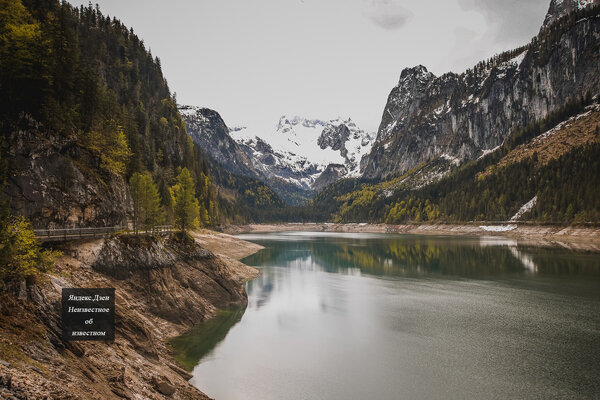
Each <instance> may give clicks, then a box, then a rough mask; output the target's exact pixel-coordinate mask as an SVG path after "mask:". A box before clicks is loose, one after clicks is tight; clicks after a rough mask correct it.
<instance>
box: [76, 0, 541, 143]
mask: <svg viewBox="0 0 600 400" xmlns="http://www.w3.org/2000/svg"><path fill="white" fill-rule="evenodd" d="M97 2H98V4H99V5H100V9H101V11H102V12H103V13H104V14H108V15H110V16H111V17H112V16H115V17H117V18H118V19H120V20H121V21H122V22H123V23H124V24H125V25H127V26H128V27H132V28H133V29H134V31H135V32H136V34H137V35H138V36H140V37H141V38H142V39H143V40H144V42H145V43H146V46H147V47H149V48H150V49H151V50H152V54H153V55H154V56H158V57H159V58H160V59H161V63H162V68H163V73H164V74H165V76H166V78H167V81H168V82H169V86H170V88H171V90H172V91H175V92H177V99H178V102H179V103H180V104H193V105H199V106H204V107H209V108H212V109H215V110H217V111H218V112H219V113H220V114H221V116H222V117H223V119H224V120H225V122H226V123H227V125H229V126H236V125H246V126H249V127H253V128H255V129H258V128H260V129H269V127H272V126H274V125H275V124H276V123H277V121H278V119H279V117H280V116H281V115H283V114H288V115H300V116H306V117H310V118H320V119H331V118H335V117H337V116H341V117H348V116H350V117H351V118H352V119H353V120H355V121H356V123H357V125H358V126H359V127H361V128H363V129H365V130H369V131H375V130H376V129H377V127H378V125H379V122H380V119H381V114H382V112H383V107H384V105H385V102H386V99H387V96H388V94H389V92H390V90H391V89H392V87H393V86H395V85H396V84H397V81H398V77H399V76H400V72H401V71H402V69H403V68H405V67H410V66H414V65H417V64H423V65H425V66H426V67H427V68H428V69H429V70H430V71H432V72H433V73H434V74H436V75H441V74H443V73H445V72H448V71H454V72H462V71H464V70H465V69H466V68H468V67H470V66H472V65H474V64H475V63H477V62H478V61H479V60H481V59H484V58H487V57H490V56H492V55H493V54H495V53H498V52H501V51H503V50H508V49H511V48H514V47H517V46H520V45H523V44H525V43H527V42H529V40H530V39H531V37H533V36H534V35H535V34H536V33H537V32H538V30H539V27H540V26H541V23H542V21H543V19H544V16H545V14H546V11H547V8H548V5H549V4H550V0H429V1H422V0H188V1H184V0H169V1H165V0H97ZM75 4H77V5H79V4H81V3H75ZM83 4H84V5H87V4H88V2H87V1H86V2H84V3H83Z"/></svg>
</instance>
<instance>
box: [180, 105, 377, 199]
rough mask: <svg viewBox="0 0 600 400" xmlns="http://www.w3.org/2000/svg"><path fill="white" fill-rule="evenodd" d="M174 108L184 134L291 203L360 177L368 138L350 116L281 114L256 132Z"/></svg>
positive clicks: (201, 111)
mask: <svg viewBox="0 0 600 400" xmlns="http://www.w3.org/2000/svg"><path fill="white" fill-rule="evenodd" d="M179 111H180V113H181V115H182V118H183V120H184V122H185V123H186V126H187V130H188V134H189V135H190V136H191V137H192V139H193V140H194V142H195V143H197V144H199V145H200V146H201V147H202V148H204V149H205V151H206V152H207V153H208V154H210V155H211V157H213V158H214V159H215V160H217V161H218V162H220V163H221V164H223V165H224V166H225V167H226V168H228V169H229V170H230V171H231V172H233V173H236V174H240V175H246V176H251V177H254V178H258V179H262V180H263V181H265V182H267V183H268V184H270V185H271V186H272V187H273V188H274V190H275V191H276V192H277V193H278V194H279V195H280V196H282V197H283V198H286V199H287V200H290V201H288V203H290V202H291V203H292V204H294V203H298V202H301V201H302V200H305V199H307V198H309V197H311V196H312V194H313V193H314V192H315V191H316V190H318V189H321V188H322V187H324V186H326V185H328V184H330V183H333V182H335V181H336V180H338V179H341V178H345V177H357V176H360V174H361V171H362V167H364V165H365V163H364V162H365V160H366V156H367V154H368V153H369V151H370V149H371V145H372V143H373V141H374V134H369V133H366V132H364V131H363V130H361V129H359V128H358V127H357V126H356V124H355V123H354V122H353V121H352V120H351V119H350V118H347V119H342V118H337V119H334V120H329V121H325V120H321V119H308V118H303V117H299V116H282V117H281V118H280V119H279V121H278V122H277V124H276V125H275V127H274V129H273V131H271V132H256V131H253V130H251V129H249V128H247V127H232V128H227V127H226V125H225V122H223V120H222V119H221V117H220V116H219V115H218V113H217V112H216V111H213V110H209V109H206V108H201V107H195V106H187V105H180V106H179ZM325 172H326V173H325ZM290 194H294V196H292V197H290ZM298 195H299V196H300V197H297V196H298Z"/></svg>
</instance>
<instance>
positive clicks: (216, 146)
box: [178, 106, 259, 177]
mask: <svg viewBox="0 0 600 400" xmlns="http://www.w3.org/2000/svg"><path fill="white" fill-rule="evenodd" d="M178 109H179V113H180V114H181V117H182V118H183V119H184V121H185V124H186V128H187V132H188V134H189V135H190V136H191V137H192V140H193V141H194V142H195V143H196V144H198V145H200V147H202V149H204V151H205V152H206V153H207V154H208V155H210V156H211V157H213V158H214V159H215V160H216V161H218V162H219V163H221V164H222V165H223V166H224V167H225V168H227V169H228V170H229V171H231V172H233V173H234V174H238V175H247V176H253V177H257V176H258V175H259V174H258V172H257V171H256V169H255V168H254V165H253V164H252V160H251V159H250V157H248V156H247V155H246V153H245V152H243V151H242V149H241V148H240V147H239V146H238V145H237V143H236V142H235V141H234V140H233V139H232V138H231V136H230V135H229V129H228V128H227V126H226V125H225V122H224V121H223V119H222V118H221V116H220V115H219V113H218V112H216V111H213V110H210V109H208V108H200V107H194V106H179V107H178Z"/></svg>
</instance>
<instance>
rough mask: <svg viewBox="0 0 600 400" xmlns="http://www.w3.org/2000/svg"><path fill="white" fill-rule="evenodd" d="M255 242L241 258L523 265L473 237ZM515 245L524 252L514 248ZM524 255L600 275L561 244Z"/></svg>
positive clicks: (392, 267)
mask: <svg viewBox="0 0 600 400" xmlns="http://www.w3.org/2000/svg"><path fill="white" fill-rule="evenodd" d="M261 244H263V245H264V246H267V249H265V250H263V251H261V252H259V253H257V254H255V255H253V256H250V257H248V258H247V259H245V260H244V261H245V262H247V263H249V264H250V265H257V266H274V265H277V266H282V267H284V266H289V265H291V264H292V263H295V264H297V263H298V261H299V260H308V259H309V258H310V257H311V256H312V258H313V260H314V262H316V263H317V264H318V265H319V267H320V268H322V269H323V270H325V271H328V272H341V273H343V272H344V271H346V270H347V269H348V268H359V269H360V270H361V271H362V272H364V273H368V274H373V275H397V276H401V275H409V276H410V275H425V274H439V275H454V276H463V277H485V276H489V275H502V274H521V273H523V272H525V269H526V267H525V266H524V264H523V262H522V257H519V258H517V257H515V255H514V254H513V253H514V251H513V252H511V249H510V248H509V247H508V246H481V245H479V243H478V242H477V241H473V240H468V239H467V240H465V239H462V238H435V237H391V238H389V239H382V238H376V239H371V238H347V237H344V238H341V237H315V238H314V239H313V240H302V241H293V240H291V241H272V242H269V241H265V242H263V243H261ZM513 250H514V249H513ZM519 250H520V251H521V252H523V251H524V250H523V249H521V248H520V247H519ZM523 254H525V253H523ZM575 254H576V253H575ZM527 258H528V259H530V260H534V261H535V264H536V265H537V273H550V274H553V273H563V274H578V273H583V274H590V273H591V274H596V275H598V274H600V271H599V270H600V267H599V266H598V263H597V261H598V260H597V259H594V260H590V258H589V257H587V258H585V259H586V260H588V261H587V263H585V262H584V263H582V259H578V258H577V257H576V256H574V253H573V252H569V251H566V250H564V249H548V248H544V249H539V251H538V250H535V249H529V248H528V249H527ZM594 263H595V264H594ZM587 264H589V265H587ZM593 264H594V265H593Z"/></svg>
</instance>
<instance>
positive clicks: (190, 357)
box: [170, 307, 246, 371]
mask: <svg viewBox="0 0 600 400" xmlns="http://www.w3.org/2000/svg"><path fill="white" fill-rule="evenodd" d="M245 311H246V308H245V307H244V308H237V309H233V310H219V311H218V312H217V315H216V316H215V317H214V318H212V319H209V320H208V321H206V322H203V323H201V324H198V325H196V326H195V327H194V328H192V329H191V330H190V331H188V332H187V333H185V334H183V335H181V336H178V337H176V338H173V339H171V341H170V343H171V345H172V346H173V352H174V354H175V358H176V359H177V361H178V362H179V363H180V364H181V365H182V366H183V367H184V368H185V369H187V370H188V371H191V370H192V369H193V368H194V367H195V366H196V365H197V364H198V362H199V361H200V360H201V359H202V358H203V357H204V356H205V355H207V354H208V353H209V352H210V351H211V350H212V349H214V348H215V347H216V346H217V345H218V344H219V343H220V342H221V341H222V340H223V339H225V336H227V332H229V330H230V329H231V328H232V327H233V326H234V325H235V324H237V323H238V322H240V320H241V319H242V315H244V312H245Z"/></svg>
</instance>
